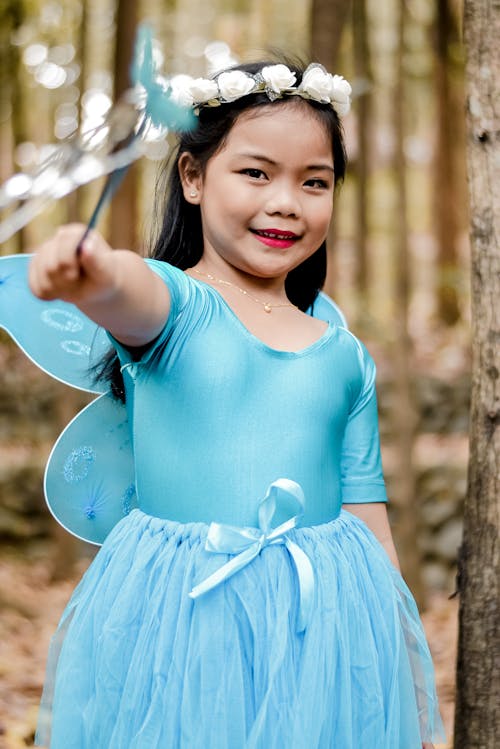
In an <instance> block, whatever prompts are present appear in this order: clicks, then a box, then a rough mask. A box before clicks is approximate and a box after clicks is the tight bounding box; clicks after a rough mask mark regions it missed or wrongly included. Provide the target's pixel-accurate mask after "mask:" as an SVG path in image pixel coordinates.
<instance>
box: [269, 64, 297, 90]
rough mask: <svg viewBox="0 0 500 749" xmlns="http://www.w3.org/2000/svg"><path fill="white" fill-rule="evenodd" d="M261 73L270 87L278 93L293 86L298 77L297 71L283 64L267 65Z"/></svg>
mask: <svg viewBox="0 0 500 749" xmlns="http://www.w3.org/2000/svg"><path fill="white" fill-rule="evenodd" d="M261 75H262V77H263V79H264V81H265V82H266V84H267V85H268V87H269V88H271V89H272V90H273V91H275V92H276V93H277V94H280V93H281V92H282V91H285V90H286V89H288V88H292V86H294V84H295V81H296V79H297V76H296V75H295V73H292V71H291V70H290V69H289V68H287V66H286V65H281V64H280V65H268V66H267V67H265V68H262V70H261Z"/></svg>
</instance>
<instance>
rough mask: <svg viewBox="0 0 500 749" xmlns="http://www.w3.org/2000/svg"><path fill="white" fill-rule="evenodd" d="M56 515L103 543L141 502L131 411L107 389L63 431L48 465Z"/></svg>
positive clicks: (48, 489)
mask: <svg viewBox="0 0 500 749" xmlns="http://www.w3.org/2000/svg"><path fill="white" fill-rule="evenodd" d="M44 488H45V497H46V500H47V505H48V507H49V510H50V511H51V513H52V515H53V516H54V517H55V519H56V520H57V522H58V523H60V524H61V525H62V526H63V528H65V529H66V530H67V531H69V532H70V533H72V534H73V535H74V536H77V537H78V538H80V539H82V540H84V541H88V542H90V543H93V544H102V543H103V541H104V539H105V538H106V536H107V535H108V533H109V532H110V530H111V529H112V528H113V527H114V526H115V525H116V523H117V522H118V521H119V520H121V519H122V518H123V517H125V515H128V513H129V512H130V510H132V509H133V508H134V507H137V497H136V492H135V475H134V459H133V455H132V448H131V442H130V429H129V424H128V421H127V413H126V410H125V408H124V407H123V405H122V404H121V402H119V401H116V400H115V399H114V398H112V397H111V396H110V395H109V393H108V394H105V395H101V396H100V397H99V398H96V400H95V401H93V402H92V403H90V405H88V406H87V407H86V408H84V409H83V411H80V413H78V414H77V415H76V416H75V418H74V419H73V421H71V422H70V423H69V424H68V426H67V427H66V429H65V430H64V431H63V432H62V434H61V435H60V436H59V438H58V440H57V442H56V443H55V445H54V447H53V449H52V452H51V454H50V457H49V460H48V463H47V467H46V469H45V481H44Z"/></svg>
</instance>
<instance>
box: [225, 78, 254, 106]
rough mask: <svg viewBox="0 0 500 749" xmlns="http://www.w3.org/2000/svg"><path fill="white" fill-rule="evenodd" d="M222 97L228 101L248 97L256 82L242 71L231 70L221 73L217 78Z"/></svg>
mask: <svg viewBox="0 0 500 749" xmlns="http://www.w3.org/2000/svg"><path fill="white" fill-rule="evenodd" d="M217 84H218V86H219V91H220V95H221V96H222V98H223V99H225V100H226V101H235V100H236V99H239V98H240V97H241V96H246V95H247V94H249V93H251V92H252V91H253V90H254V88H255V81H254V79H253V78H251V77H250V76H249V75H247V74H246V73H243V71H241V70H230V71H228V72H227V73H221V74H220V75H219V77H218V78H217Z"/></svg>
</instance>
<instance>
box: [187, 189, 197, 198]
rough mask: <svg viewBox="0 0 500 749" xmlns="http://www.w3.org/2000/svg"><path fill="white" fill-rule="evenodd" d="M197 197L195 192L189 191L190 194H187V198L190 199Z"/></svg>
mask: <svg viewBox="0 0 500 749" xmlns="http://www.w3.org/2000/svg"><path fill="white" fill-rule="evenodd" d="M197 195H198V193H197V192H196V190H191V192H190V193H189V197H191V198H196V196H197Z"/></svg>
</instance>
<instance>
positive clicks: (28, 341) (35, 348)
mask: <svg viewBox="0 0 500 749" xmlns="http://www.w3.org/2000/svg"><path fill="white" fill-rule="evenodd" d="M31 257H32V256H31V255H8V256H6V257H2V258H0V327H3V328H5V330H6V331H7V333H9V334H10V335H11V336H12V338H13V339H14V340H15V341H16V343H17V344H18V346H19V347H20V348H21V349H22V350H23V351H24V353H25V354H26V356H28V357H29V359H31V361H33V362H34V363H35V364H36V365H37V366H38V367H40V369H43V370H44V372H47V374H49V375H51V376H52V377H54V378H55V379H56V380H60V381H61V382H64V383H66V384H67V385H71V386H72V387H75V388H78V389H80V390H87V391H89V392H91V393H100V392H104V391H105V390H107V387H106V385H105V384H104V385H103V384H101V383H97V384H96V383H95V381H94V377H93V374H92V367H93V365H95V364H97V362H99V360H100V359H101V358H102V356H103V354H104V353H105V352H106V350H107V349H109V340H108V337H107V335H106V332H105V331H104V330H103V329H102V328H100V327H99V326H98V325H96V324H95V323H94V322H92V320H89V318H88V317H86V316H85V315H84V314H83V313H82V312H80V310H79V309H78V307H75V306H74V305H73V304H68V303H66V302H61V301H59V300H57V301H54V302H45V301H42V300H40V299H37V298H36V297H35V296H34V295H33V294H32V293H31V291H30V288H29V286H28V265H29V261H30V258H31Z"/></svg>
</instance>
